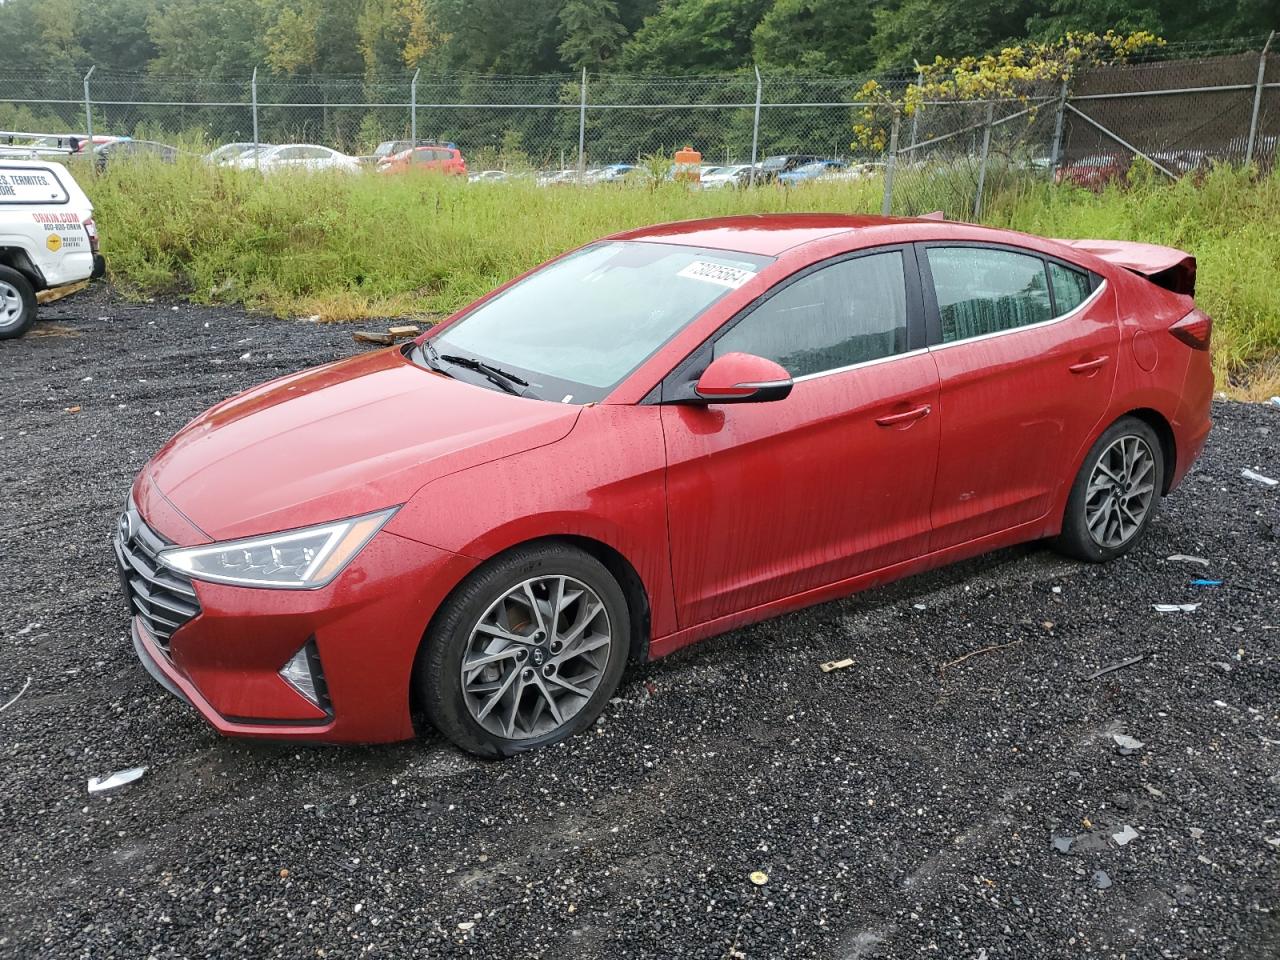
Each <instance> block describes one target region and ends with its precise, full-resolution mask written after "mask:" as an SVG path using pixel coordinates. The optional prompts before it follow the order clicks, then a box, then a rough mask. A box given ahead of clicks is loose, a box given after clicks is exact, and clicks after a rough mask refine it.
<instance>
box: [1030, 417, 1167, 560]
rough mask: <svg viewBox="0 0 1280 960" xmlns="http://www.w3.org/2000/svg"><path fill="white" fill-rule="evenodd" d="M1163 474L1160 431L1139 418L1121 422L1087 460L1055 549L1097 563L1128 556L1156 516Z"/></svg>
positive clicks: (1109, 431) (1104, 436) (1069, 503)
mask: <svg viewBox="0 0 1280 960" xmlns="http://www.w3.org/2000/svg"><path fill="white" fill-rule="evenodd" d="M1164 471H1165V464H1164V454H1163V451H1162V448H1161V446H1160V440H1159V438H1158V437H1157V436H1156V434H1155V431H1154V430H1152V429H1151V427H1150V426H1149V425H1148V424H1146V423H1144V422H1143V421H1141V420H1139V419H1137V418H1136V417H1123V418H1121V419H1120V420H1117V421H1116V422H1115V423H1113V424H1112V425H1111V426H1110V427H1108V428H1107V430H1106V432H1105V433H1103V434H1102V436H1101V437H1099V438H1098V441H1097V442H1096V443H1095V444H1094V445H1093V447H1092V448H1091V449H1090V450H1089V454H1088V456H1086V457H1085V458H1084V464H1083V465H1082V466H1081V467H1080V473H1079V474H1078V475H1077V476H1076V479H1075V483H1074V484H1073V485H1072V487H1071V494H1070V496H1069V497H1068V498H1067V510H1066V514H1065V515H1064V517H1063V522H1062V533H1061V534H1060V535H1059V536H1058V538H1057V539H1056V540H1055V541H1054V545H1055V546H1056V547H1057V548H1058V549H1059V550H1061V551H1062V552H1063V553H1065V554H1067V555H1069V556H1072V557H1076V558H1078V559H1080V560H1088V561H1090V562H1093V563H1100V562H1102V561H1104V560H1111V559H1113V558H1115V557H1118V556H1120V555H1122V554H1124V553H1127V552H1129V550H1130V549H1132V548H1133V545H1134V544H1135V543H1137V542H1138V540H1139V539H1140V538H1141V536H1142V534H1143V533H1144V532H1145V531H1146V529H1147V525H1148V524H1149V523H1150V522H1151V518H1152V517H1153V516H1154V515H1155V512H1156V507H1157V506H1158V505H1159V503H1160V492H1161V490H1162V489H1163V484H1164Z"/></svg>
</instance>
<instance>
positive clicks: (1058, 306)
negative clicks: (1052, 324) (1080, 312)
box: [1049, 261, 1093, 316]
mask: <svg viewBox="0 0 1280 960" xmlns="http://www.w3.org/2000/svg"><path fill="white" fill-rule="evenodd" d="M1049 282H1050V283H1052V284H1053V305H1054V307H1055V311H1054V312H1055V313H1057V315H1058V316H1062V315H1063V314H1064V313H1070V312H1071V311H1072V310H1074V309H1075V308H1076V307H1078V306H1080V304H1082V303H1084V302H1085V301H1086V300H1087V299H1089V294H1090V293H1092V292H1093V291H1092V290H1090V289H1089V275H1088V274H1087V273H1084V272H1083V271H1081V270H1072V269H1071V268H1070V267H1064V266H1063V265H1062V264H1060V263H1053V262H1052V261H1051V262H1050V263H1049Z"/></svg>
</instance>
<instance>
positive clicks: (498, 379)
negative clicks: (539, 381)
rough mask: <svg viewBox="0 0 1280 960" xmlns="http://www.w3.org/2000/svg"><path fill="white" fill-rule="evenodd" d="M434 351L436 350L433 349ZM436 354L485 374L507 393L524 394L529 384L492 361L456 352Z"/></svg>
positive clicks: (457, 364)
mask: <svg viewBox="0 0 1280 960" xmlns="http://www.w3.org/2000/svg"><path fill="white" fill-rule="evenodd" d="M433 352H434V350H433ZM436 356H437V357H438V358H439V359H441V360H444V361H446V362H448V363H452V364H453V365H454V366H457V367H466V368H467V369H468V370H474V371H476V372H477V373H480V374H483V375H484V378H485V379H486V380H488V381H489V382H490V383H492V384H495V385H497V386H499V387H501V388H502V389H503V390H505V391H507V393H514V394H515V395H516V396H518V397H519V396H523V395H524V390H523V389H522V388H523V387H527V386H528V385H529V381H528V380H522V379H521V378H520V377H517V376H516V375H515V374H514V373H509V372H507V371H506V370H503V369H502V368H501V367H495V366H494V365H493V364H491V363H485V362H484V361H483V360H477V359H476V358H475V357H462V356H459V355H458V354H456V353H440V354H436Z"/></svg>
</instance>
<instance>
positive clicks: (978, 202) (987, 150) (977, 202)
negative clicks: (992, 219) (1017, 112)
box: [973, 100, 996, 223]
mask: <svg viewBox="0 0 1280 960" xmlns="http://www.w3.org/2000/svg"><path fill="white" fill-rule="evenodd" d="M995 116H996V105H995V101H994V100H991V101H988V102H987V122H986V125H985V126H983V128H982V154H981V157H980V159H979V160H978V190H977V192H976V193H975V194H974V195H973V220H974V222H975V223H976V222H977V221H978V218H979V217H981V216H982V190H983V188H984V187H985V186H986V184H987V157H989V156H990V155H991V121H993V120H994V119H995Z"/></svg>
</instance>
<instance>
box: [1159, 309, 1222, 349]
mask: <svg viewBox="0 0 1280 960" xmlns="http://www.w3.org/2000/svg"><path fill="white" fill-rule="evenodd" d="M1169 332H1170V333H1172V334H1173V335H1174V336H1175V337H1177V338H1178V339H1179V340H1181V341H1182V342H1183V343H1185V344H1186V345H1187V346H1188V347H1190V348H1191V349H1192V350H1208V349H1209V338H1210V336H1212V334H1213V318H1212V317H1210V316H1209V315H1208V314H1207V313H1205V312H1204V311H1203V310H1192V311H1191V312H1190V313H1188V314H1187V315H1186V316H1185V317H1183V318H1182V319H1181V320H1179V321H1178V322H1177V323H1175V324H1174V325H1173V326H1171V327H1170V328H1169Z"/></svg>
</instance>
